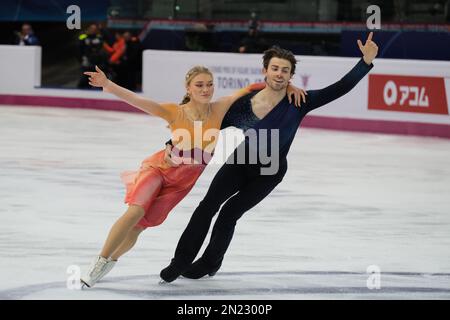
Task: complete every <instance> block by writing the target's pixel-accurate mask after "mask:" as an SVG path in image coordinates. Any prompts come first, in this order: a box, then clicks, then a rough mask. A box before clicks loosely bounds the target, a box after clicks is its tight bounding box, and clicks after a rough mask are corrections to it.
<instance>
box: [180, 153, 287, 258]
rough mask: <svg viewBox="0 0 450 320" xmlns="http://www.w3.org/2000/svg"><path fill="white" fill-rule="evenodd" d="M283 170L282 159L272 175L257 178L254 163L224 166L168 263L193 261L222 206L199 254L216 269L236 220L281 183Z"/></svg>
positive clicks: (259, 171)
mask: <svg viewBox="0 0 450 320" xmlns="http://www.w3.org/2000/svg"><path fill="white" fill-rule="evenodd" d="M280 160H281V159H280ZM286 170H287V161H286V159H283V160H282V161H280V166H279V170H278V171H277V173H276V174H275V175H261V167H260V166H259V165H256V164H224V165H223V166H222V168H221V169H220V170H219V171H218V172H217V174H216V176H215V177H214V179H213V181H212V183H211V185H210V187H209V189H208V192H207V194H206V196H205V198H204V199H203V200H202V201H201V202H200V204H199V206H198V207H197V208H196V209H195V211H194V213H193V215H192V217H191V219H190V221H189V224H188V225H187V227H186V229H185V230H184V232H183V234H182V236H181V238H180V240H179V241H178V245H177V248H176V250H175V257H174V258H173V259H172V263H174V264H175V265H179V266H187V265H189V264H191V263H192V262H193V261H194V259H195V257H196V256H197V254H198V252H199V251H200V248H201V246H202V244H203V242H204V241H205V238H206V235H207V233H208V230H209V227H210V225H211V221H212V218H213V217H214V215H215V214H216V213H217V211H219V209H220V207H221V206H222V204H223V206H222V208H221V209H220V212H219V215H218V217H217V220H216V222H215V224H214V227H213V230H212V234H211V239H210V242H209V244H208V247H207V248H206V250H205V252H204V253H203V255H202V259H203V260H204V261H205V262H206V264H207V265H210V266H211V267H216V266H217V267H218V266H220V265H221V263H222V260H223V257H224V255H225V252H226V251H227V249H228V246H229V244H230V242H231V239H232V238H233V234H234V229H235V226H236V222H237V220H238V219H239V218H240V217H241V216H242V215H243V214H244V213H245V212H246V211H248V210H250V209H251V208H252V207H254V206H255V205H257V204H258V203H259V202H260V201H261V200H262V199H264V198H265V197H266V196H267V195H268V194H269V193H270V192H271V191H272V190H273V189H274V188H275V187H276V185H278V183H280V182H281V180H283V177H284V175H285V173H286Z"/></svg>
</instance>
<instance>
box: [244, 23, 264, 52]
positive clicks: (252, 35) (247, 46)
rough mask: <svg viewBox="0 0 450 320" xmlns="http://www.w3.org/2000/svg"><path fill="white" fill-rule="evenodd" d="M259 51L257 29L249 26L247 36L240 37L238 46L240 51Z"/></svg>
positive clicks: (259, 44)
mask: <svg viewBox="0 0 450 320" xmlns="http://www.w3.org/2000/svg"><path fill="white" fill-rule="evenodd" d="M260 51H261V43H260V39H259V34H258V30H257V29H253V28H250V29H249V30H248V34H247V36H246V37H245V38H244V39H242V41H241V45H240V47H239V52H240V53H259V52H260Z"/></svg>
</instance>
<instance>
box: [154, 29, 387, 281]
mask: <svg viewBox="0 0 450 320" xmlns="http://www.w3.org/2000/svg"><path fill="white" fill-rule="evenodd" d="M372 36H373V33H372V32H370V34H369V36H368V38H367V40H366V42H365V44H364V45H363V44H362V42H361V41H360V40H358V42H357V43H358V46H359V49H360V50H361V52H362V54H363V57H362V59H361V60H360V61H359V62H358V63H357V64H356V66H354V67H353V68H352V70H350V72H348V73H347V74H346V75H345V76H344V77H343V78H342V79H340V80H339V81H337V82H336V83H334V84H332V85H330V86H328V87H326V88H323V89H320V90H309V91H307V99H306V100H307V101H306V102H305V103H302V105H301V107H300V108H296V107H294V106H293V105H292V104H290V103H289V102H288V99H287V97H286V87H287V85H288V82H289V80H290V79H291V78H292V76H293V74H294V72H295V66H296V59H295V56H294V55H293V54H292V52H290V51H288V50H284V49H281V48H278V47H272V48H271V49H269V50H267V51H265V52H264V56H263V73H264V75H265V77H266V84H267V85H266V87H265V88H264V89H263V90H260V91H256V92H253V93H250V94H248V95H245V96H243V97H241V98H240V99H238V100H237V101H236V102H235V103H234V105H233V106H231V109H230V110H233V113H234V114H239V113H240V117H239V119H238V120H239V121H241V122H244V125H243V124H242V123H241V125H240V126H239V127H247V128H253V129H255V130H256V131H262V130H264V129H265V130H269V131H270V130H273V129H275V130H278V134H279V144H278V146H279V147H278V148H277V150H275V148H274V150H271V147H270V146H271V145H272V144H271V143H270V142H267V141H266V143H263V144H262V143H261V141H260V140H261V139H258V141H257V142H258V143H257V145H254V144H253V143H251V142H252V140H251V139H248V136H246V139H245V140H244V141H243V142H242V143H241V144H240V145H239V146H238V147H237V148H236V149H235V151H234V152H233V154H231V156H230V158H229V159H228V160H227V163H225V164H224V165H223V166H222V167H221V169H220V170H219V171H218V172H217V174H216V176H215V177H214V179H213V181H212V182H211V185H210V187H209V189H208V192H207V194H206V196H205V197H204V199H203V200H202V201H201V202H200V204H199V206H198V207H197V208H196V209H195V211H194V213H193V215H192V217H191V219H190V221H189V223H188V225H187V227H186V229H185V230H184V232H183V234H182V235H181V238H180V240H179V242H178V245H177V248H176V250H175V256H174V257H173V259H172V261H171V263H170V265H169V266H167V267H166V268H164V269H163V270H162V271H161V273H160V276H161V278H162V280H164V281H165V282H172V281H174V280H175V279H176V278H178V277H179V276H180V275H183V276H184V277H186V278H191V279H198V278H201V277H203V276H205V275H207V274H208V275H210V276H213V275H214V274H215V273H216V272H217V271H218V270H219V268H220V266H221V265H222V260H223V258H224V255H225V252H226V250H227V248H228V246H229V244H230V242H231V239H232V237H233V234H234V229H235V225H236V222H237V220H238V219H239V218H240V217H241V216H242V215H243V214H244V213H245V212H246V211H248V210H250V209H251V208H252V207H254V206H255V205H256V204H258V203H259V202H260V201H261V200H262V199H264V198H265V197H266V196H267V195H269V193H270V192H272V190H273V189H274V188H275V186H276V185H278V183H280V182H281V181H282V179H283V177H284V175H285V173H286V170H287V159H286V156H287V154H288V152H289V148H290V146H291V143H292V141H293V139H294V137H295V134H296V132H297V129H298V127H299V125H300V123H301V121H302V120H303V118H304V117H305V116H306V114H307V113H308V112H310V111H312V110H314V109H317V108H319V107H321V106H324V105H326V104H327V103H329V102H331V101H333V100H336V99H338V98H339V97H341V96H343V95H344V94H346V93H348V92H349V91H350V90H351V89H353V88H354V87H355V86H356V85H357V84H358V82H359V81H360V80H361V79H362V78H363V77H364V76H365V75H366V74H367V73H368V72H369V71H370V70H371V69H372V68H373V64H372V61H373V60H374V59H375V57H376V55H377V52H378V47H377V45H376V44H375V43H374V42H373V41H372ZM235 108H239V111H240V112H238V113H236V110H235ZM226 121H227V117H225V119H224V122H226ZM239 121H238V122H239ZM267 137H271V135H267ZM262 145H264V148H265V149H267V150H268V151H269V153H270V154H271V158H272V159H274V158H277V159H278V161H279V164H278V170H277V172H275V174H270V175H267V174H263V169H264V168H267V166H268V165H267V164H266V163H264V162H263V161H261V159H260V157H259V156H257V159H258V161H257V163H251V162H249V161H248V160H249V159H250V158H251V152H252V151H253V152H254V150H258V149H259V148H261V146H262ZM242 150H244V151H245V154H246V157H245V160H246V162H245V163H244V164H239V163H236V159H238V158H239V153H241V151H242ZM275 153H276V155H277V157H274V154H275ZM229 160H231V161H229ZM222 204H223V205H222ZM220 208H221V209H220ZM219 209H220V212H219V215H218V218H217V220H216V222H215V224H214V227H213V230H212V234H211V239H210V242H209V244H208V246H207V248H206V249H205V251H204V253H203V254H202V256H201V257H200V258H199V259H198V260H197V261H196V262H194V263H193V264H192V262H193V261H194V259H195V257H196V255H197V254H198V252H199V250H200V248H201V246H202V244H203V242H204V240H205V238H206V235H207V233H208V230H209V227H210V225H211V220H212V218H213V216H214V215H215V214H216V213H217V211H219Z"/></svg>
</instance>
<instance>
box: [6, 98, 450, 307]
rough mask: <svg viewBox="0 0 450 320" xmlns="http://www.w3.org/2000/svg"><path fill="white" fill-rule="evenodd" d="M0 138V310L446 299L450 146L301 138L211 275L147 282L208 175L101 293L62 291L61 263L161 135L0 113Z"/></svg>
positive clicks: (142, 124)
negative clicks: (82, 302)
mask: <svg viewBox="0 0 450 320" xmlns="http://www.w3.org/2000/svg"><path fill="white" fill-rule="evenodd" d="M0 133H1V134H0V201H1V207H0V259H1V260H0V263H1V264H0V299H449V298H450V250H449V248H450V165H449V164H450V140H445V139H439V138H423V137H410V136H396V135H383V134H366V133H350V132H338V131H326V130H317V129H307V128H301V129H300V130H299V132H298V134H297V137H296V139H295V140H294V143H293V145H292V147H291V151H290V154H289V169H288V173H287V175H286V177H285V179H284V181H283V182H282V183H281V184H280V185H279V186H278V187H277V189H276V190H275V191H274V192H272V194H271V195H270V196H269V197H268V198H266V199H265V200H264V201H263V202H261V203H260V204H259V205H258V206H257V207H255V208H254V209H252V210H251V211H250V212H248V213H247V214H246V215H244V217H243V218H242V219H241V220H240V221H239V223H238V226H237V229H236V233H235V237H234V239H233V242H232V244H231V247H230V249H229V250H228V252H227V255H226V257H225V260H224V263H223V266H222V268H221V270H220V271H219V273H218V274H217V275H216V276H215V277H213V278H206V279H201V280H188V279H179V280H177V281H175V282H173V283H172V284H166V285H160V284H158V281H159V276H158V275H159V271H160V270H161V268H163V267H165V266H166V265H167V264H168V263H169V261H170V259H171V258H172V256H173V253H174V249H175V246H176V243H177V241H178V238H179V236H180V235H181V232H182V231H183V229H184V227H185V225H186V224H187V221H188V219H189V218H190V215H191V214H192V212H193V210H194V208H195V207H196V205H197V204H198V202H199V201H200V200H201V199H202V197H203V195H204V194H205V192H206V190H207V187H208V185H209V182H210V181H211V179H212V177H213V176H214V173H215V172H216V171H217V170H218V168H219V165H218V164H214V165H210V166H208V168H207V169H206V171H205V172H204V174H203V175H202V176H201V178H200V180H199V181H198V182H197V184H196V186H195V187H194V189H193V190H192V191H191V193H190V194H189V195H188V196H187V197H186V198H185V199H184V200H183V201H182V202H181V203H180V204H179V205H178V206H177V207H176V208H175V209H174V210H173V211H172V212H171V214H170V215H169V217H168V219H167V220H166V221H165V222H164V223H163V224H162V225H161V226H159V227H156V228H152V229H148V230H146V231H145V232H144V233H143V234H142V236H141V238H140V239H139V241H138V244H137V245H136V247H135V248H134V249H133V250H132V251H131V252H129V253H128V254H127V255H125V256H124V257H123V258H122V259H121V260H119V263H118V264H117V266H116V267H115V269H113V271H112V272H111V273H110V274H109V275H108V276H107V277H106V278H105V279H104V281H103V282H99V283H98V284H97V285H96V286H95V287H94V288H92V289H89V290H73V289H68V288H67V282H68V278H69V277H70V276H71V274H70V273H67V271H68V268H69V266H75V268H76V267H77V266H79V267H80V268H81V270H82V271H83V270H85V269H86V267H87V266H89V264H90V263H91V261H92V259H93V257H94V256H95V255H96V254H98V253H99V250H100V248H101V246H102V245H103V241H104V239H105V237H106V235H107V232H108V230H109V228H110V227H111V225H112V224H113V222H114V221H115V219H116V218H118V217H119V216H120V215H121V214H122V213H123V212H124V211H125V210H126V205H125V204H124V203H123V196H124V186H123V185H122V183H121V181H120V179H119V174H120V172H121V171H124V170H132V169H137V168H138V167H139V165H140V162H141V161H142V160H143V159H144V158H145V157H147V156H149V155H151V154H152V153H153V152H155V151H157V150H159V149H161V148H162V147H163V143H164V142H165V141H166V140H167V138H168V137H169V130H168V129H167V128H166V127H165V124H164V123H163V121H162V120H160V119H157V118H154V117H150V116H147V115H144V114H129V113H121V112H106V111H95V110H77V109H72V110H70V109H58V108H44V107H42V108H36V107H33V108H26V107H23V108H22V107H6V106H2V107H0ZM217 149H218V152H217V154H216V156H221V152H220V150H222V146H221V145H220V144H219V146H218V147H217ZM369 266H373V267H374V268H379V269H380V270H381V274H380V277H379V278H377V277H376V275H375V277H374V278H370V279H372V280H374V279H375V280H376V279H379V280H380V281H379V284H380V288H379V289H369V288H368V287H367V280H368V279H369V277H370V274H368V273H367V269H368V267H369ZM75 270H76V269H75ZM75 276H76V274H75ZM369 282H370V281H369ZM370 283H372V284H374V283H375V284H376V281H375V282H370ZM69 284H71V282H70V281H69Z"/></svg>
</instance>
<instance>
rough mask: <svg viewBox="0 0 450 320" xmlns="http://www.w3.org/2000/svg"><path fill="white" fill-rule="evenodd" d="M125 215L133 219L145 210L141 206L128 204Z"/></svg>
mask: <svg viewBox="0 0 450 320" xmlns="http://www.w3.org/2000/svg"><path fill="white" fill-rule="evenodd" d="M125 215H126V216H128V217H130V218H133V219H138V218H142V217H143V216H144V215H145V210H144V208H142V207H141V206H138V205H130V206H129V207H128V210H127V211H126V212H125Z"/></svg>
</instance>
